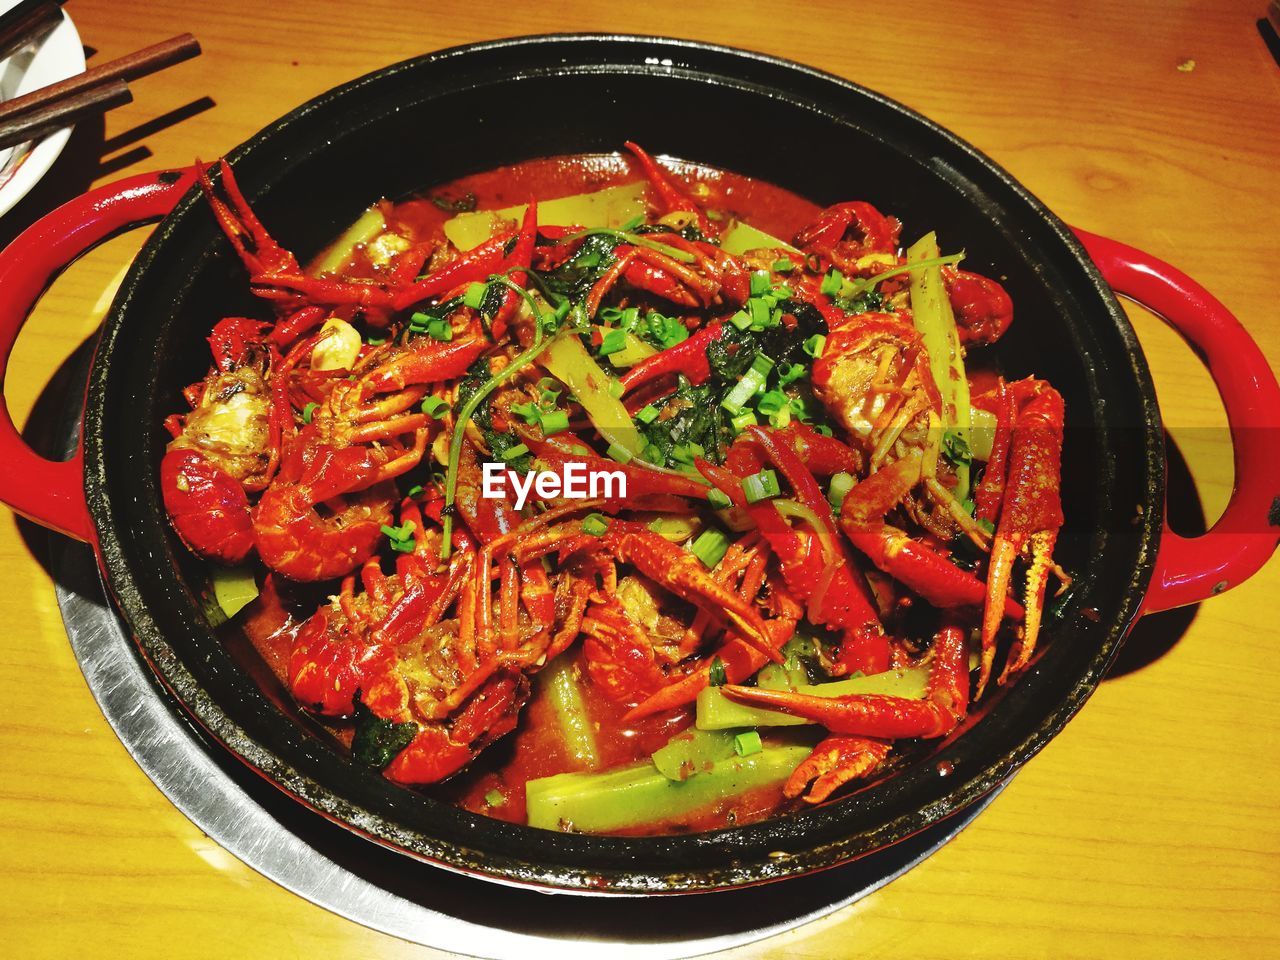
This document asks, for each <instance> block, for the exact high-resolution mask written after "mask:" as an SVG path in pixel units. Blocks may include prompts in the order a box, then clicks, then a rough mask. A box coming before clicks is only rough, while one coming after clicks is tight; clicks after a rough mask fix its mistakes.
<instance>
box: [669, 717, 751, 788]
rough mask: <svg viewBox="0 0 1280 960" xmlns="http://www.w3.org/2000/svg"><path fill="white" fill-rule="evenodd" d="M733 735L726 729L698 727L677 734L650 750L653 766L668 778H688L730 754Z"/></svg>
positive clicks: (702, 771) (731, 754) (725, 758)
mask: <svg viewBox="0 0 1280 960" xmlns="http://www.w3.org/2000/svg"><path fill="white" fill-rule="evenodd" d="M733 741H734V734H733V732H732V731H729V730H699V729H697V728H696V727H694V728H691V729H689V730H684V731H682V732H680V733H677V734H676V735H675V736H674V737H672V738H671V739H670V740H668V741H667V745H666V746H664V747H659V748H658V749H657V750H655V751H654V752H653V765H654V766H655V767H657V768H658V772H659V773H660V774H662V775H663V776H664V777H666V778H667V779H668V780H688V779H689V778H690V777H692V776H695V775H697V774H700V773H706V772H707V771H708V770H710V769H711V768H712V767H713V766H715V764H716V762H717V761H719V760H728V759H729V758H730V757H732V756H733V753H734V750H733Z"/></svg>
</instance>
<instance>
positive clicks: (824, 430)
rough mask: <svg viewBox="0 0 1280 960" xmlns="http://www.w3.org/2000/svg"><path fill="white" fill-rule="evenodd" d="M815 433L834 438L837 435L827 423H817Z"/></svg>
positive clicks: (814, 428) (814, 426)
mask: <svg viewBox="0 0 1280 960" xmlns="http://www.w3.org/2000/svg"><path fill="white" fill-rule="evenodd" d="M813 432H814V433H820V434H822V435H823V436H824V437H834V436H835V435H836V434H835V431H834V430H832V429H831V428H830V427H828V426H827V425H826V424H825V423H815V424H814V425H813Z"/></svg>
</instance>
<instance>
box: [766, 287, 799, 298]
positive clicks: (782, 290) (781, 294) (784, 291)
mask: <svg viewBox="0 0 1280 960" xmlns="http://www.w3.org/2000/svg"><path fill="white" fill-rule="evenodd" d="M769 295H770V296H771V297H773V299H774V300H775V301H781V300H790V299H791V298H792V296H794V294H793V293H792V292H791V288H790V287H788V286H787V285H786V284H785V283H780V284H778V286H776V287H774V288H773V291H772V292H771V293H770V294H769Z"/></svg>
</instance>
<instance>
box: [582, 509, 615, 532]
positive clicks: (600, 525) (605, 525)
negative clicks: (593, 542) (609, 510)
mask: <svg viewBox="0 0 1280 960" xmlns="http://www.w3.org/2000/svg"><path fill="white" fill-rule="evenodd" d="M608 529H609V518H608V517H605V516H603V515H601V514H599V513H589V514H587V515H586V516H585V517H583V518H582V532H583V533H585V534H588V535H590V536H593V537H603V536H604V534H605V531H607V530H608Z"/></svg>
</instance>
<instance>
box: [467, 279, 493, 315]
mask: <svg viewBox="0 0 1280 960" xmlns="http://www.w3.org/2000/svg"><path fill="white" fill-rule="evenodd" d="M488 292H489V285H488V284H487V283H473V284H471V286H469V287H467V292H466V293H464V294H463V295H462V303H463V305H464V306H468V307H470V308H471V309H472V310H479V309H480V305H481V304H482V303H484V297H485V294H486V293H488Z"/></svg>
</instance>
